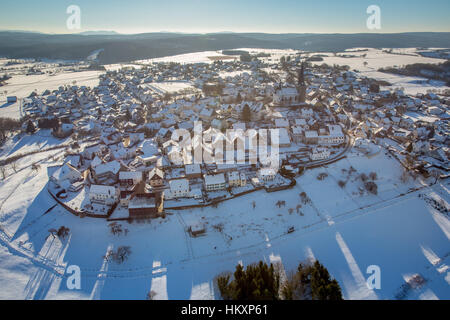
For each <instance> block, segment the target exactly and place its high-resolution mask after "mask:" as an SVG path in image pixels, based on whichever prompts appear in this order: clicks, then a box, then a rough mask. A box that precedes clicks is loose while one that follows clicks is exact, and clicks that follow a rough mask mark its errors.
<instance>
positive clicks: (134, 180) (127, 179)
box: [119, 171, 142, 187]
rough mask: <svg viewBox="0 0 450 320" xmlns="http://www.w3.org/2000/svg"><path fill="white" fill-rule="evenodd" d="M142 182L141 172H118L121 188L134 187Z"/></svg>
mask: <svg viewBox="0 0 450 320" xmlns="http://www.w3.org/2000/svg"><path fill="white" fill-rule="evenodd" d="M141 181H142V172H140V171H120V172H119V183H120V185H121V186H123V187H127V186H134V185H136V184H138V183H140V182H141Z"/></svg>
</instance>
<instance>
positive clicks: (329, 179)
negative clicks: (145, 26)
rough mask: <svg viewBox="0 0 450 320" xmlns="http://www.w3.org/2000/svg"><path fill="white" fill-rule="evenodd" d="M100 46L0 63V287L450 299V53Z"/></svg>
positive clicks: (126, 294) (161, 294) (46, 291)
mask: <svg viewBox="0 0 450 320" xmlns="http://www.w3.org/2000/svg"><path fill="white" fill-rule="evenodd" d="M103 51H104V50H103V49H102V50H97V51H93V52H91V53H90V55H89V56H88V57H87V58H86V59H82V60H79V61H77V60H74V59H53V58H52V59H50V58H49V59H41V58H39V59H38V58H10V57H8V56H5V57H4V58H1V59H0V122H1V124H0V288H2V289H0V299H2V300H3V299H8V300H9V299H19V300H22V299H58V300H59V299H64V300H65V299H77V300H78V299H106V300H110V299H113V300H116V299H137V300H145V299H148V300H167V299H169V300H188V299H190V300H222V299H223V300H240V299H247V298H248V299H250V300H252V299H256V300H258V299H261V298H262V299H263V300H265V299H269V298H270V299H272V298H274V299H276V300H277V299H281V300H292V299H294V300H296V299H300V300H304V299H306V300H308V299H312V300H322V299H325V300H327V299H330V300H334V299H337V300H340V299H345V300H366V299H368V300H428V299H439V300H448V299H450V267H449V266H448V264H449V263H450V260H449V256H450V246H449V243H450V242H449V240H450V220H449V219H450V217H449V209H450V206H449V202H450V193H449V188H450V183H449V180H448V177H449V159H448V158H449V156H450V149H449V143H450V141H449V120H450V111H449V110H450V109H449V105H450V87H449V85H450V67H449V57H450V49H446V48H433V47H419V46H417V47H407V48H403V47H402V48H395V47H393V48H383V47H378V48H371V47H352V48H348V49H345V50H342V51H332V50H317V51H314V50H299V49H259V48H257V47H255V46H252V47H251V48H245V47H244V48H241V47H234V48H233V49H226V50H203V51H198V52H188V53H181V54H175V55H174V54H168V55H167V56H159V57H156V58H145V59H133V60H129V61H127V62H118V63H101V61H100V59H101V58H100V57H102V54H105V53H104V52H103ZM258 263H259V265H258ZM247 266H248V268H247V272H249V273H250V272H251V269H250V266H253V267H254V268H255V270H259V271H257V272H261V273H263V272H270V274H273V275H274V279H276V282H275V283H276V285H275V286H272V285H271V287H270V290H272V291H270V290H269V291H270V297H269V295H268V293H267V292H269V291H267V289H266V291H264V295H261V296H258V295H257V294H256V293H255V292H259V291H253V292H251V295H250V296H244V295H243V292H242V291H239V290H237V289H236V286H238V279H237V277H238V274H239V272H244V273H245V272H246V271H242V270H246V269H245V267H247ZM269 266H270V268H269ZM258 268H259V269H258ZM264 268H266V269H264ZM267 268H269V269H267ZM317 268H321V269H322V270H324V272H325V273H326V277H325V278H326V281H327V282H326V283H329V285H327V286H326V288H325V286H324V288H325V289H324V288H322V289H320V290H316V289H315V287H314V285H313V284H312V282H314V281H315V280H314V277H313V280H310V281H312V282H311V284H308V283H304V280H303V279H304V278H303V277H304V275H305V274H307V273H308V272H311V273H312V274H314V272H315V271H314V270H315V269H317ZM235 270H236V272H234V271H235ZM292 270H298V271H297V273H296V274H293V273H292ZM73 272H75V273H77V274H79V275H81V276H80V278H79V279H76V280H75V281H73V274H74V273H73ZM302 272H303V273H302ZM302 275H303V276H302ZM374 276H378V277H379V278H376V281H373V279H374ZM299 279H300V280H299ZM317 281H318V280H317ZM370 281H372V282H370ZM308 286H310V287H308ZM308 288H309V289H308ZM308 290H309V291H308ZM322 290H325V291H322ZM270 299H269V300H270Z"/></svg>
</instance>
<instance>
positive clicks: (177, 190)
mask: <svg viewBox="0 0 450 320" xmlns="http://www.w3.org/2000/svg"><path fill="white" fill-rule="evenodd" d="M169 186H170V188H169V189H168V190H164V198H165V199H177V198H187V197H189V195H190V193H189V180H187V179H176V180H170V181H169Z"/></svg>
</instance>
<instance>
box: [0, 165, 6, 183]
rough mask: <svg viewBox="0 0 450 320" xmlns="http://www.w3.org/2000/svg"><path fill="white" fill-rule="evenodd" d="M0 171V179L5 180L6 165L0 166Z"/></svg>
mask: <svg viewBox="0 0 450 320" xmlns="http://www.w3.org/2000/svg"><path fill="white" fill-rule="evenodd" d="M0 173H1V174H2V180H5V179H6V167H5V166H1V167H0Z"/></svg>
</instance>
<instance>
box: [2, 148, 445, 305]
mask: <svg viewBox="0 0 450 320" xmlns="http://www.w3.org/2000/svg"><path fill="white" fill-rule="evenodd" d="M17 152H20V148H19V149H18V150H17ZM34 157H41V158H42V155H39V154H38V155H34V156H33V158H34ZM27 158H31V157H27ZM33 160H34V159H28V160H27V159H26V158H24V159H23V160H22V161H24V163H25V164H26V163H32V162H33ZM40 164H41V169H40V170H39V171H37V172H36V171H32V170H31V168H29V167H25V168H23V169H22V170H21V171H19V172H18V173H16V174H14V173H12V174H11V175H10V176H9V177H8V178H7V179H6V180H5V181H3V182H1V183H0V195H1V196H0V226H1V227H0V261H1V262H0V286H1V287H2V288H3V290H1V292H0V298H3V299H55V298H57V299H71V298H76V299H145V297H146V295H147V293H148V292H149V291H150V290H153V291H154V292H155V293H156V296H155V298H156V299H214V298H219V296H218V294H217V292H216V290H215V289H214V285H213V279H214V277H215V276H216V275H217V274H219V273H221V272H223V271H232V270H234V267H235V265H236V264H237V263H238V262H243V263H244V264H248V263H253V262H257V261H259V260H265V261H267V262H275V261H281V262H282V263H283V265H284V267H285V269H286V270H292V269H294V268H295V267H296V266H297V264H298V263H299V262H300V261H302V260H305V259H307V258H309V257H315V258H317V259H319V260H320V261H321V262H322V263H323V264H324V265H325V266H326V267H327V268H328V269H329V271H330V272H331V274H332V275H333V276H334V277H336V279H337V280H338V281H339V282H340V283H341V287H342V289H343V293H344V297H345V298H346V299H393V298H395V297H396V296H397V294H398V293H399V292H400V290H401V287H402V285H403V284H404V283H405V279H408V277H410V276H411V275H413V274H416V273H419V274H420V275H421V276H422V277H423V278H425V280H426V283H425V285H424V286H423V287H421V288H418V289H415V290H409V291H408V292H407V293H406V296H405V298H406V299H430V298H433V299H435V298H438V299H449V298H450V272H449V270H448V265H449V263H450V261H449V258H448V257H449V254H450V246H449V240H450V221H449V218H448V217H446V216H444V215H443V214H441V213H439V212H438V211H437V210H435V209H434V208H433V207H431V206H430V205H429V204H428V203H427V202H425V201H424V200H423V199H422V198H419V196H418V195H419V194H427V195H429V196H430V197H434V198H436V197H437V198H438V199H444V201H446V202H447V203H448V202H449V200H450V197H449V192H448V190H449V183H448V182H443V183H442V184H438V185H435V186H433V187H424V188H423V189H421V190H419V191H415V192H411V193H408V191H409V189H410V188H418V187H419V188H420V187H423V183H422V182H421V181H419V180H418V181H413V180H412V179H411V180H410V181H409V182H408V183H407V184H402V183H401V182H400V180H399V177H400V174H401V168H400V165H399V164H398V162H397V161H396V160H395V159H393V158H390V157H389V156H387V155H385V153H384V152H381V153H379V154H378V155H376V156H374V157H372V158H370V159H369V158H366V157H363V156H362V155H361V154H359V153H358V152H357V151H353V152H352V153H350V154H349V156H348V158H347V159H344V160H341V161H339V162H337V163H335V164H332V165H329V166H328V167H325V168H317V169H314V170H308V171H306V172H305V174H304V175H303V176H301V177H299V178H298V181H297V182H298V184H297V185H296V186H295V187H294V188H293V189H291V190H286V191H281V192H275V193H266V192H265V191H257V192H255V193H252V194H249V195H246V196H243V197H239V198H236V199H233V200H228V201H225V202H223V203H220V204H219V205H218V207H217V208H213V207H209V208H203V209H202V208H198V209H192V210H185V211H180V212H175V211H174V212H172V214H170V215H167V217H166V218H165V219H158V220H152V221H151V222H149V223H133V224H129V223H126V222H120V223H121V224H122V226H123V228H126V229H128V231H129V232H128V234H127V235H121V236H113V235H112V234H111V233H110V232H109V227H108V224H109V223H108V222H107V221H105V220H103V219H93V218H83V219H81V218H77V217H75V216H73V215H71V214H70V213H68V212H67V211H65V210H64V209H63V208H61V207H59V206H57V207H55V208H54V209H52V210H51V211H49V212H47V213H46V211H47V210H48V209H50V208H51V207H52V206H54V205H55V201H54V200H53V199H52V198H51V197H50V195H49V194H48V192H47V190H46V183H47V170H46V168H45V167H46V166H48V165H51V162H47V161H46V160H43V161H42V162H41V163H40ZM350 166H353V167H354V168H355V170H356V173H353V174H352V175H351V176H350V177H349V178H348V182H347V185H346V187H345V188H343V189H341V188H340V187H338V185H337V181H338V180H340V179H345V178H347V177H348V173H347V171H343V169H345V170H348V169H349V168H350ZM372 171H375V172H376V173H377V175H378V179H377V184H378V190H379V193H378V195H377V196H375V195H368V194H367V193H365V194H363V195H360V194H359V192H358V190H359V189H358V188H359V186H360V185H361V182H360V181H359V180H358V179H357V175H358V174H359V173H366V174H368V173H370V172H372ZM324 172H325V173H327V174H328V176H327V177H326V178H325V179H324V180H323V181H320V180H318V179H317V176H318V175H319V174H320V173H324ZM302 192H306V194H307V195H308V196H309V198H310V199H311V200H312V201H311V203H308V204H305V203H302V201H301V198H300V196H299V194H300V193H302ZM279 200H284V201H285V203H286V205H285V206H281V207H278V206H276V203H277V201H279ZM253 201H255V205H256V206H255V208H253ZM298 205H301V207H299V208H298V211H297V206H298ZM290 209H292V210H290ZM197 222H202V223H203V224H204V225H205V226H206V234H205V235H203V236H200V237H197V238H192V237H190V236H189V235H188V233H187V232H186V229H187V227H188V226H189V225H192V224H194V223H197ZM62 225H64V226H66V227H69V228H70V230H71V232H70V237H69V238H68V239H66V240H63V241H61V240H59V239H57V238H53V237H52V236H49V231H48V230H49V229H51V228H54V229H57V228H59V227H60V226H62ZM291 226H293V227H295V232H294V233H291V234H287V230H288V228H289V227H291ZM124 245H125V246H130V247H131V250H132V254H131V256H130V258H129V260H128V261H126V262H125V263H123V264H121V265H119V264H116V263H114V262H107V261H105V260H104V258H103V257H104V255H105V254H106V252H107V251H108V250H109V249H111V248H117V247H119V246H124ZM69 265H78V266H79V267H80V268H81V273H82V274H81V284H82V287H81V290H69V289H68V288H67V286H66V278H67V275H65V270H66V268H67V267H68V266H69ZM370 265H378V266H379V267H380V268H381V289H380V290H369V289H368V288H367V286H366V285H365V279H366V278H367V277H368V276H369V274H367V273H366V270H367V267H368V266H370Z"/></svg>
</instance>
